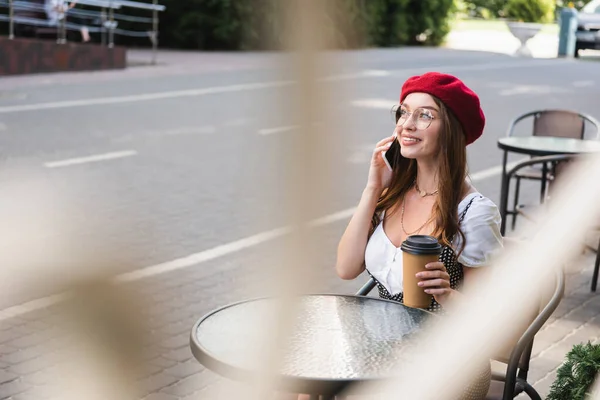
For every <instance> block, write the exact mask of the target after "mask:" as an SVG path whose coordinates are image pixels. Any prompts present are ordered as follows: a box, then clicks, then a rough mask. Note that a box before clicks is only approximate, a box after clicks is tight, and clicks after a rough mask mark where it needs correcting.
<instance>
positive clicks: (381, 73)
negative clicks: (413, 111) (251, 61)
mask: <svg viewBox="0 0 600 400" xmlns="http://www.w3.org/2000/svg"><path fill="white" fill-rule="evenodd" d="M569 64H573V62H572V61H568V60H549V61H537V60H530V61H526V62H508V63H484V64H475V65H438V66H423V67H418V68H405V69H397V70H363V71H358V72H353V73H346V74H338V75H331V76H329V77H323V78H319V79H318V81H324V82H327V81H333V82H335V81H344V80H351V79H360V78H377V77H387V76H391V75H397V74H414V73H420V72H423V71H430V70H438V71H440V70H441V71H455V72H460V71H486V70H494V69H503V70H504V69H509V68H538V67H541V66H564V65H569ZM294 83H295V82H294V81H275V82H257V83H245V84H238V85H228V86H215V87H207V88H199V89H189V90H176V91H170V92H156V93H145V94H136V95H129V96H114V97H99V98H95V99H80V100H68V101H56V102H49V103H37V104H22V105H14V106H4V107H0V114H8V113H17V112H25V111H40V110H52V109H60V108H72V107H86V106H97V105H108V104H123V103H135V102H141V101H152V100H162V99H174V98H178V97H197V96H205V95H211V94H218V93H231V92H240V91H248V90H259V89H268V88H277V87H284V86H289V85H292V84H294Z"/></svg>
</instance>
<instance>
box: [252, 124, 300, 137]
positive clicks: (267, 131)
mask: <svg viewBox="0 0 600 400" xmlns="http://www.w3.org/2000/svg"><path fill="white" fill-rule="evenodd" d="M298 128H299V126H298V125H290V126H279V127H277V128H266V129H260V130H259V131H258V134H259V135H264V136H266V135H272V134H274V133H283V132H289V131H292V130H294V129H298Z"/></svg>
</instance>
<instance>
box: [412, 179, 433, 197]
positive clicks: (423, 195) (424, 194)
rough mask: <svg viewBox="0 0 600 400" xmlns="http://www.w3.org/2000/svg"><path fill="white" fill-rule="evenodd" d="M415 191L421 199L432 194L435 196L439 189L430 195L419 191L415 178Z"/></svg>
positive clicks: (430, 194)
mask: <svg viewBox="0 0 600 400" xmlns="http://www.w3.org/2000/svg"><path fill="white" fill-rule="evenodd" d="M415 189H416V190H417V193H419V196H421V197H425V196H433V195H434V194H437V192H438V191H439V189H436V190H435V191H434V192H431V193H428V192H425V191H421V189H419V184H418V183H417V178H415Z"/></svg>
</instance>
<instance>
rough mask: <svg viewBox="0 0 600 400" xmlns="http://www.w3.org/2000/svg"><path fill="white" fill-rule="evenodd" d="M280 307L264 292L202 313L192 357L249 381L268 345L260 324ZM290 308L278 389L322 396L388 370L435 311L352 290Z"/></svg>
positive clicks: (193, 335) (270, 320)
mask: <svg viewBox="0 0 600 400" xmlns="http://www.w3.org/2000/svg"><path fill="white" fill-rule="evenodd" d="M280 306H281V303H280V301H279V300H277V299H274V298H263V299H256V300H248V301H244V302H241V303H236V304H232V305H228V306H225V307H222V308H219V309H217V310H215V311H213V312H211V313H209V314H207V315H206V316H204V317H202V318H201V319H200V320H199V321H198V322H197V323H196V324H195V325H194V327H193V328H192V332H191V337H190V346H191V349H192V353H193V354H194V357H196V359H197V360H198V361H199V362H200V363H201V364H203V365H204V366H205V367H207V368H208V369H210V370H213V371H214V372H217V373H219V374H220V375H223V376H225V377H227V378H230V379H234V380H240V381H248V382H251V381H253V380H254V379H255V378H256V376H257V374H258V373H259V372H258V371H260V370H261V369H262V368H264V364H265V356H266V354H267V353H268V352H269V350H273V349H272V348H270V346H272V345H273V343H272V340H273V336H271V335H268V334H266V333H268V332H266V331H265V330H268V329H270V327H272V326H274V323H275V321H276V316H277V311H278V309H279V307H280ZM294 306H295V307H296V311H297V316H296V318H295V320H294V321H293V322H292V323H293V328H292V330H291V336H290V337H289V338H288V340H287V341H285V345H284V347H283V348H282V353H281V354H282V358H281V361H282V363H281V365H280V368H279V369H278V374H277V382H278V386H279V387H278V388H277V389H278V390H282V391H288V392H292V393H309V394H312V395H321V396H324V397H330V396H334V395H336V394H338V393H340V392H341V391H342V390H343V389H344V388H345V387H346V386H347V385H348V384H351V383H355V382H365V381H372V380H377V379H383V378H385V377H386V376H390V375H391V374H392V368H393V366H394V365H396V363H397V361H398V356H399V354H402V351H403V350H408V349H409V348H410V347H411V342H413V341H411V338H413V337H414V335H415V334H416V333H418V332H419V331H421V330H422V329H423V328H424V324H425V323H426V321H427V320H428V319H429V317H430V316H431V315H432V314H431V313H429V312H427V311H424V310H420V309H414V308H410V307H406V306H404V305H403V304H400V303H398V302H393V301H388V300H383V299H379V298H373V297H365V296H351V295H305V296H300V297H298V301H297V302H294ZM269 336H271V338H269Z"/></svg>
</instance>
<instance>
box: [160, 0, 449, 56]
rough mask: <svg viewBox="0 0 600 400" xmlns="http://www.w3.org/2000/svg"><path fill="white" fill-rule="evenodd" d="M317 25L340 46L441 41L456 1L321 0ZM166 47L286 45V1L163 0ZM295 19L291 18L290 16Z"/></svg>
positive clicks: (162, 40)
mask: <svg viewBox="0 0 600 400" xmlns="http://www.w3.org/2000/svg"><path fill="white" fill-rule="evenodd" d="M323 1H324V2H325V3H326V9H327V11H326V13H324V15H321V16H319V17H318V21H317V23H319V24H320V26H321V27H323V28H324V31H325V35H326V38H327V39H328V40H329V41H330V43H335V45H334V46H335V47H336V48H358V47H364V46H399V45H438V44H440V43H441V42H442V41H443V39H444V37H445V36H446V34H447V33H448V32H449V30H450V28H449V21H448V20H449V18H450V17H451V16H452V11H453V0H323ZM159 2H160V3H161V4H164V5H165V6H166V7H167V10H166V11H165V12H164V13H162V14H161V22H160V43H161V46H163V47H173V48H188V49H203V50H263V49H278V48H281V47H282V44H283V37H285V33H286V29H287V28H289V26H287V24H286V23H284V22H283V20H282V18H281V15H282V13H281V11H282V10H281V8H282V7H284V6H286V4H287V1H285V0H160V1H159ZM292 21H293V19H292Z"/></svg>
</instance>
